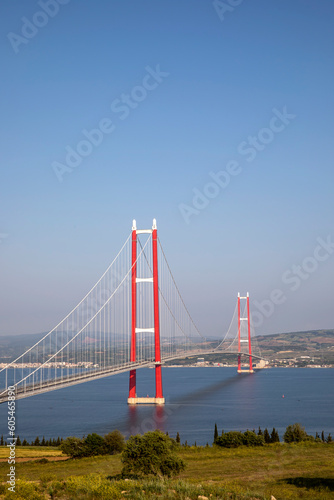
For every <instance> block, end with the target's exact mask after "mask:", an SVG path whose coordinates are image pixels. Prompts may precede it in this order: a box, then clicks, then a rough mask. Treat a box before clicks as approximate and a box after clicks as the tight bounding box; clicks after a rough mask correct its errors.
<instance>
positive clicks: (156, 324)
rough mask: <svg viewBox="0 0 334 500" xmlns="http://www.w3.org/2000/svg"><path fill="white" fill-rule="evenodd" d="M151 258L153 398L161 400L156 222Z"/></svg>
mask: <svg viewBox="0 0 334 500" xmlns="http://www.w3.org/2000/svg"><path fill="white" fill-rule="evenodd" d="M152 230H153V231H152V257H153V302H154V338H155V397H156V398H158V399H161V400H162V399H163V395H162V378H161V355H160V324H159V285H158V241H157V240H158V235H157V224H156V220H155V219H153V227H152Z"/></svg>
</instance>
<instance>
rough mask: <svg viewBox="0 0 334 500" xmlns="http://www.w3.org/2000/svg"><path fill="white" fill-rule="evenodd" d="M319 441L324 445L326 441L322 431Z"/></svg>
mask: <svg viewBox="0 0 334 500" xmlns="http://www.w3.org/2000/svg"><path fill="white" fill-rule="evenodd" d="M321 441H322V442H323V443H324V442H325V441H326V440H325V433H324V431H322V432H321Z"/></svg>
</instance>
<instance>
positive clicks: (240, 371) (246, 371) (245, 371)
mask: <svg viewBox="0 0 334 500" xmlns="http://www.w3.org/2000/svg"><path fill="white" fill-rule="evenodd" d="M238 373H254V370H238Z"/></svg>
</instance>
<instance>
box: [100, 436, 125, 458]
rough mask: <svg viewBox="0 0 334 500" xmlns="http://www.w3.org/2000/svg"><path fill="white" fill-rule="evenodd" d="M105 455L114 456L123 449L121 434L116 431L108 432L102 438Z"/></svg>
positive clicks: (123, 443) (123, 441)
mask: <svg viewBox="0 0 334 500" xmlns="http://www.w3.org/2000/svg"><path fill="white" fill-rule="evenodd" d="M104 448H105V453H107V454H108V455H115V454H116V453H121V451H123V450H124V448H125V440H124V436H123V434H121V433H120V432H119V431H118V430H116V431H112V432H109V433H108V434H106V435H105V436H104Z"/></svg>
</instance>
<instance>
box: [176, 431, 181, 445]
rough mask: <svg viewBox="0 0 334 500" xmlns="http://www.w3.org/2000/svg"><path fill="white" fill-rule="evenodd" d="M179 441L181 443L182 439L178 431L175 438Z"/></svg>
mask: <svg viewBox="0 0 334 500" xmlns="http://www.w3.org/2000/svg"><path fill="white" fill-rule="evenodd" d="M175 441H176V442H177V443H180V442H181V439H180V434H179V433H178V432H177V433H176V440H175Z"/></svg>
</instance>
